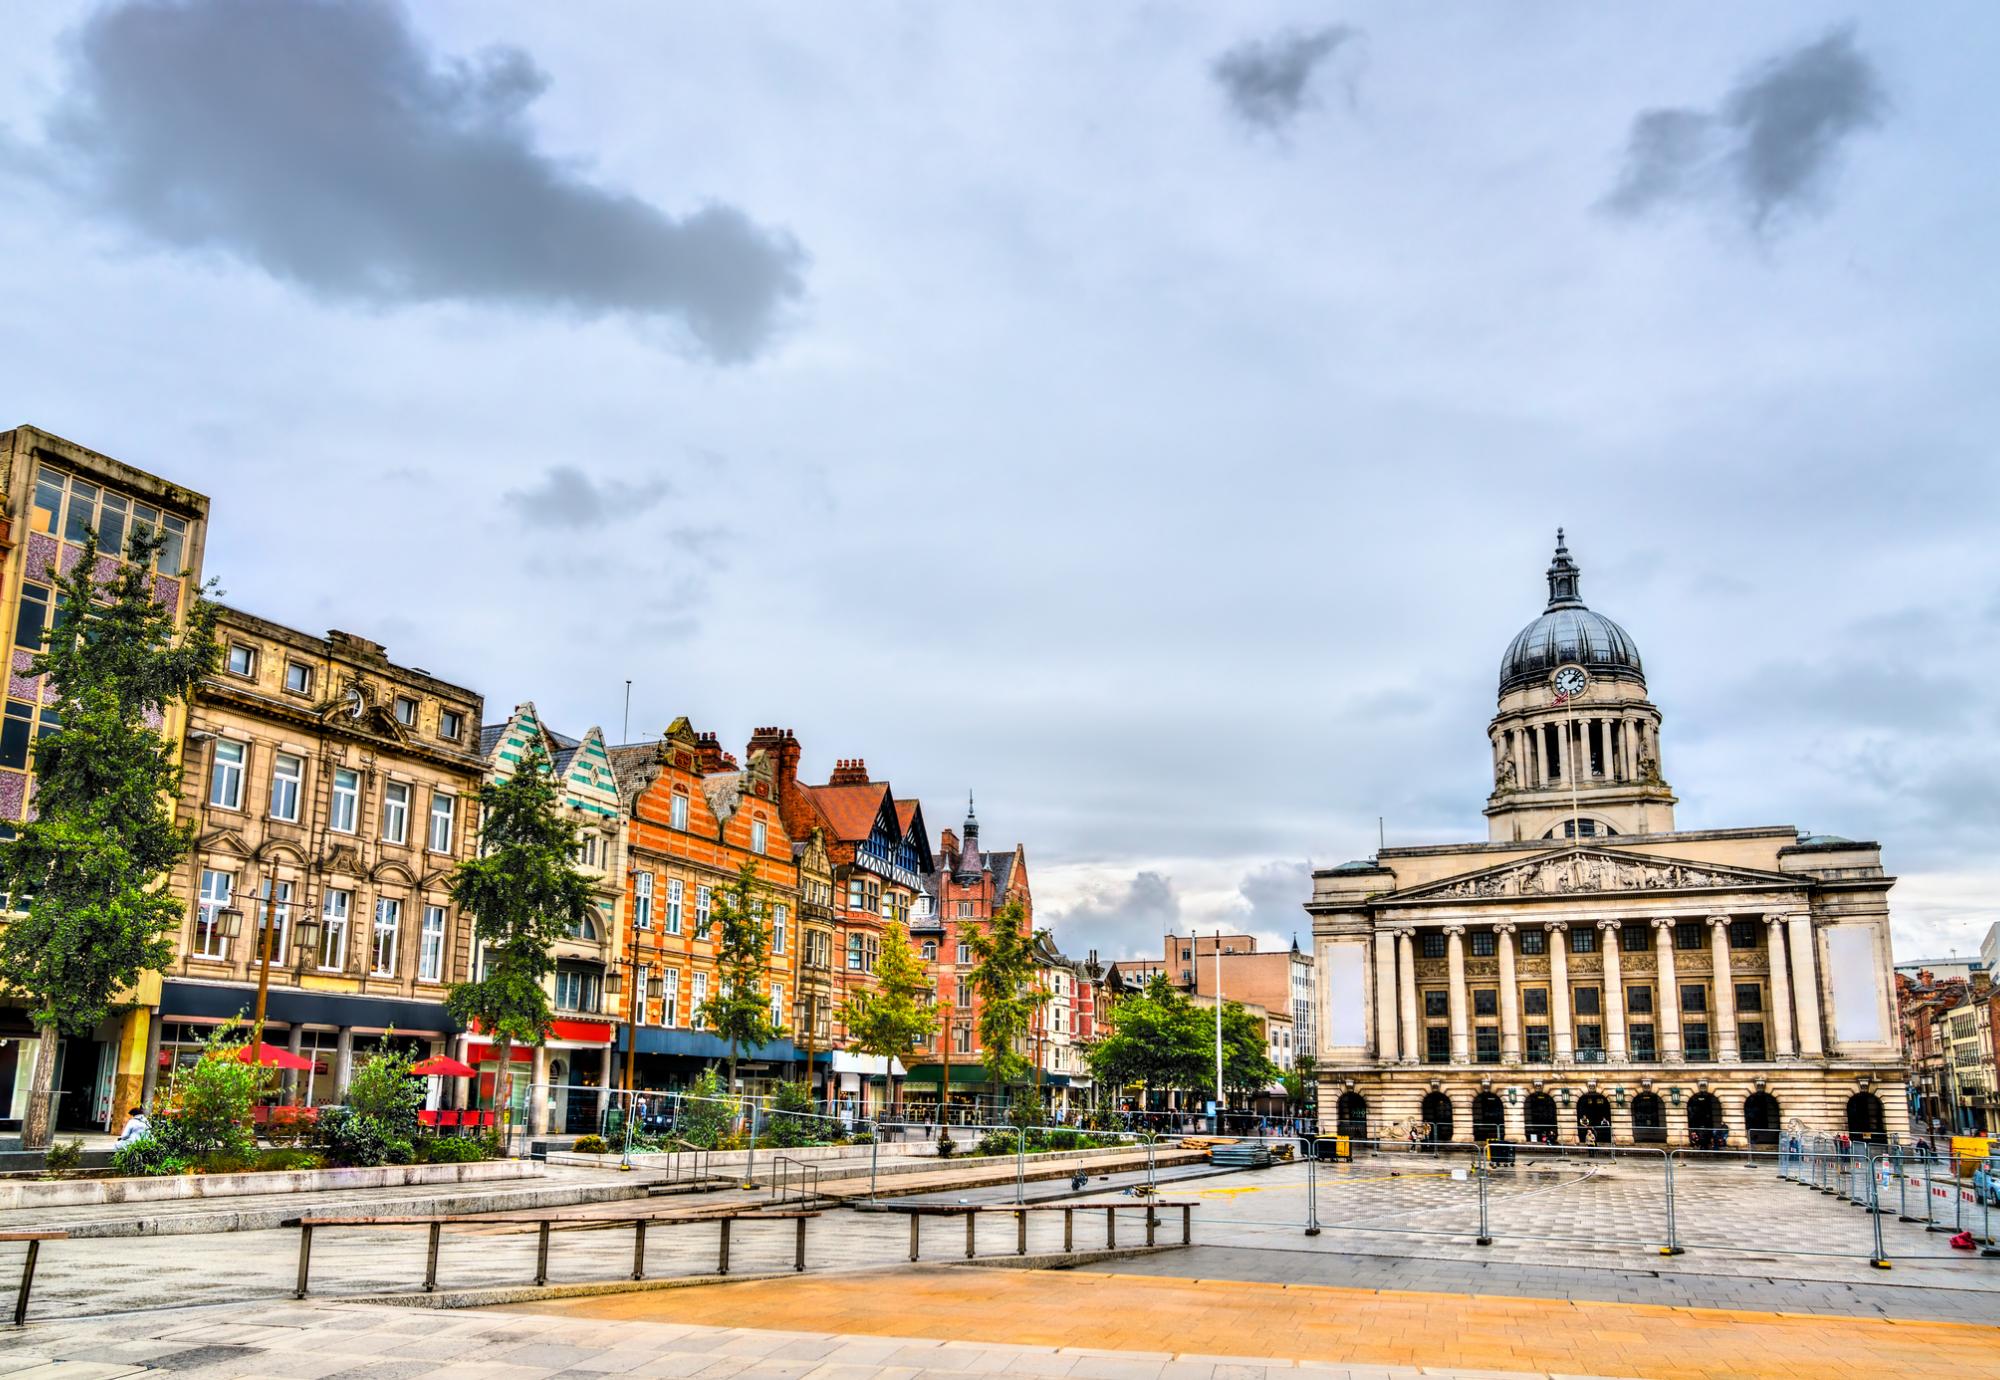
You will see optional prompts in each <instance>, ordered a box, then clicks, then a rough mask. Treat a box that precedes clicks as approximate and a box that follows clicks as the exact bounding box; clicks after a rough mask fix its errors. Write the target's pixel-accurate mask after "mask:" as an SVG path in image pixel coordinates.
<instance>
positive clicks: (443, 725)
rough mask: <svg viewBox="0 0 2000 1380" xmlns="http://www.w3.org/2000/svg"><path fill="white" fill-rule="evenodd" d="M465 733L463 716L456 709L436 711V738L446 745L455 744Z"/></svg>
mask: <svg viewBox="0 0 2000 1380" xmlns="http://www.w3.org/2000/svg"><path fill="white" fill-rule="evenodd" d="M464 732H465V715H464V714H462V713H460V712H459V711H458V710H456V709H441V710H439V711H438V737H440V738H442V739H444V740H445V741H446V742H447V743H455V742H457V741H458V740H459V737H460V735H461V734H463V733H464Z"/></svg>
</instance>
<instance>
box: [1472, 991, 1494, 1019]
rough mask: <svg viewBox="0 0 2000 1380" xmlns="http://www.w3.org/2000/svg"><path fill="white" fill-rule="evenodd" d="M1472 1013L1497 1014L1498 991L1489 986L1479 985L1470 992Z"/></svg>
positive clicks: (1479, 1014) (1478, 1014)
mask: <svg viewBox="0 0 2000 1380" xmlns="http://www.w3.org/2000/svg"><path fill="white" fill-rule="evenodd" d="M1472 1014H1473V1015H1475V1016H1497V1015H1499V1014H1500V993H1499V992H1498V991H1497V990H1496V989H1494V988H1491V987H1480V988H1476V989H1474V991H1473V993H1472Z"/></svg>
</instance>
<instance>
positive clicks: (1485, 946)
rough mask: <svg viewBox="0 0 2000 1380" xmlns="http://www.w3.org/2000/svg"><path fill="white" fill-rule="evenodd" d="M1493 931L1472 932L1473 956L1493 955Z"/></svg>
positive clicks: (1487, 956)
mask: <svg viewBox="0 0 2000 1380" xmlns="http://www.w3.org/2000/svg"><path fill="white" fill-rule="evenodd" d="M1493 938H1494V936H1493V931H1492V930H1474V931H1473V932H1472V956H1473V957H1474V958H1491V957H1493V947H1494V946H1493Z"/></svg>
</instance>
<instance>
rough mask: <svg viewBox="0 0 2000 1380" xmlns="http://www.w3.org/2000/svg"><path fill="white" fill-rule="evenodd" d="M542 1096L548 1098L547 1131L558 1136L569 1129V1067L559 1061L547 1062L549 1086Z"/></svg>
mask: <svg viewBox="0 0 2000 1380" xmlns="http://www.w3.org/2000/svg"><path fill="white" fill-rule="evenodd" d="M544 1096H546V1097H547V1098H548V1108H549V1126H548V1129H549V1130H551V1131H554V1132H555V1133H557V1134H558V1135H560V1134H562V1132H564V1131H565V1130H567V1129H568V1127H569V1065H568V1064H566V1063H565V1062H563V1061H562V1060H561V1059H551V1060H549V1085H548V1087H547V1088H546V1089H544Z"/></svg>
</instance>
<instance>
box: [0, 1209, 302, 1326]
mask: <svg viewBox="0 0 2000 1380" xmlns="http://www.w3.org/2000/svg"><path fill="white" fill-rule="evenodd" d="M306 1231H307V1233H308V1234H310V1233H311V1231H312V1228H311V1227H307V1228H306ZM41 1258H42V1243H41V1242H39V1241H30V1242H29V1243H28V1258H27V1259H26V1260H24V1261H22V1262H21V1292H20V1293H18V1294H16V1295H15V1296H14V1326H16V1327H26V1326H27V1325H28V1291H29V1290H31V1289H33V1288H34V1287H35V1262H36V1261H37V1260H40V1259H41ZM299 1268H300V1274H299V1296H300V1297H301V1298H303V1297H305V1273H304V1269H305V1267H304V1266H303V1265H301V1266H300V1267H299Z"/></svg>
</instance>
